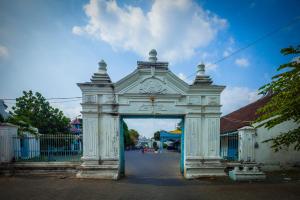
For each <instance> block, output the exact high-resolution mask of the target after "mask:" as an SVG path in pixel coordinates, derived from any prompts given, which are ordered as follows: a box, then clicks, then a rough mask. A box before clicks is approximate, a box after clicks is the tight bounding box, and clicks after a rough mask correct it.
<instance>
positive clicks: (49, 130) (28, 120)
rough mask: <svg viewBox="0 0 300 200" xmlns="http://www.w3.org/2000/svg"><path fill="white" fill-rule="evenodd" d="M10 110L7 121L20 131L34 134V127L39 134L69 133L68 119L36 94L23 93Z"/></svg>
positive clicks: (40, 95) (30, 92)
mask: <svg viewBox="0 0 300 200" xmlns="http://www.w3.org/2000/svg"><path fill="white" fill-rule="evenodd" d="M12 110H13V111H12V112H11V117H10V118H9V119H8V121H9V122H11V123H13V124H16V125H18V126H19V127H20V130H21V131H29V132H31V133H35V130H34V129H32V127H34V128H37V129H38V131H39V133H41V134H59V133H60V134H66V133H69V130H70V129H69V128H70V119H69V118H67V117H66V116H65V115H64V114H63V112H62V111H60V110H59V109H57V108H53V107H52V106H50V103H49V102H48V101H47V100H46V99H45V98H44V97H43V96H42V94H40V93H38V92H36V93H35V94H33V92H32V91H31V90H30V91H28V92H27V91H23V96H21V97H19V98H17V99H16V106H14V107H12Z"/></svg>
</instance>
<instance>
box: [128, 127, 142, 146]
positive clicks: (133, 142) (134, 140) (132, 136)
mask: <svg viewBox="0 0 300 200" xmlns="http://www.w3.org/2000/svg"><path fill="white" fill-rule="evenodd" d="M139 136H140V134H139V133H138V132H137V131H136V130H134V129H130V130H129V137H130V143H131V145H136V144H137V142H138V139H139Z"/></svg>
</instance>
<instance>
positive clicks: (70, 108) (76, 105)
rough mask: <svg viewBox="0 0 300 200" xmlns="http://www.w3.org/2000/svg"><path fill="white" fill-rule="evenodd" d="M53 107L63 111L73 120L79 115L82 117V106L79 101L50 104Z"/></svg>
mask: <svg viewBox="0 0 300 200" xmlns="http://www.w3.org/2000/svg"><path fill="white" fill-rule="evenodd" d="M50 104H51V106H53V107H55V108H58V109H60V110H61V111H63V113H64V115H66V116H67V117H69V118H71V119H73V118H75V117H77V116H78V115H81V113H80V111H81V105H80V102H79V101H73V102H70V101H61V102H52V103H51V102H50Z"/></svg>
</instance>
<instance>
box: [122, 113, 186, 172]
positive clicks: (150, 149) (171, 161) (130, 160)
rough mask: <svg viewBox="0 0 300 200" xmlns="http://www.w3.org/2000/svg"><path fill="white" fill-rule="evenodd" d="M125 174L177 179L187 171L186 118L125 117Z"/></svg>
mask: <svg viewBox="0 0 300 200" xmlns="http://www.w3.org/2000/svg"><path fill="white" fill-rule="evenodd" d="M120 130H121V131H120V161H121V162H120V169H121V170H120V171H121V175H123V176H126V177H137V178H145V177H148V178H155V177H161V176H164V177H175V176H180V174H183V169H184V116H159V117H156V116H121V122H120Z"/></svg>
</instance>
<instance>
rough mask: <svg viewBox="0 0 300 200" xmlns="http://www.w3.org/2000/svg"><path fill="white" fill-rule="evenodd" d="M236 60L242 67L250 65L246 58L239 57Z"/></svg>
mask: <svg viewBox="0 0 300 200" xmlns="http://www.w3.org/2000/svg"><path fill="white" fill-rule="evenodd" d="M234 62H235V64H236V65H237V66H239V67H242V68H245V67H248V66H249V61H248V59H246V58H237V59H236V60H235V61H234Z"/></svg>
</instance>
